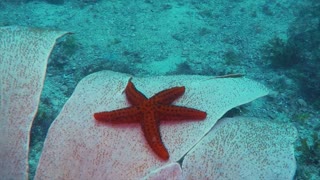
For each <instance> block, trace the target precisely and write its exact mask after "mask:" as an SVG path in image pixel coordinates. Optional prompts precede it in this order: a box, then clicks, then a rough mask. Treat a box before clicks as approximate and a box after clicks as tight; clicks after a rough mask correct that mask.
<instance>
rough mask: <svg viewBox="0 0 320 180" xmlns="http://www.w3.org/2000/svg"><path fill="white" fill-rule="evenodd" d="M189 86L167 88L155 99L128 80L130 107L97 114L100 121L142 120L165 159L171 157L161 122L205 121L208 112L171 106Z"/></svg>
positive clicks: (149, 142)
mask: <svg viewBox="0 0 320 180" xmlns="http://www.w3.org/2000/svg"><path fill="white" fill-rule="evenodd" d="M184 92H185V87H184V86H183V87H173V88H170V89H166V90H163V91H161V92H159V93H157V94H155V95H154V96H152V97H151V98H149V99H148V98H147V97H146V96H145V95H143V94H142V93H141V92H140V91H138V90H137V89H136V88H135V86H134V84H133V83H132V82H131V80H129V81H128V84H127V87H126V89H125V94H126V98H127V100H128V102H129V103H130V104H131V106H130V107H127V108H123V109H118V110H113V111H106V112H99V113H95V114H94V118H95V119H96V120H97V121H103V122H109V123H113V124H116V123H140V124H141V127H142V131H143V133H144V136H145V138H146V140H147V142H148V144H149V145H150V147H151V149H152V150H153V151H154V152H155V153H156V154H157V155H158V156H159V157H160V158H161V159H163V160H168V159H169V153H168V151H167V149H166V147H165V146H164V144H163V142H162V139H161V135H160V121H180V120H203V119H205V118H206V116H207V113H206V112H203V111H200V110H197V109H193V108H188V107H183V106H175V105H171V104H172V103H173V101H175V100H176V99H177V98H179V97H181V96H182V95H183V94H184Z"/></svg>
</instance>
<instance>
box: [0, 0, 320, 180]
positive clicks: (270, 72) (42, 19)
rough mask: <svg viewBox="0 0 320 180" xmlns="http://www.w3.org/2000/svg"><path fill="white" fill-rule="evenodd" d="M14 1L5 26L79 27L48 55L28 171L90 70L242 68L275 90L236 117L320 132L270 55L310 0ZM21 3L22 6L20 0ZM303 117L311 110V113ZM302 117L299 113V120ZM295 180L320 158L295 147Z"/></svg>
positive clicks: (311, 173)
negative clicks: (271, 45)
mask: <svg viewBox="0 0 320 180" xmlns="http://www.w3.org/2000/svg"><path fill="white" fill-rule="evenodd" d="M10 2H11V3H8V2H6V1H5V0H2V1H1V0H0V26H8V25H21V26H28V27H41V28H48V29H59V30H64V31H69V32H72V33H73V34H72V35H68V36H66V37H64V38H62V39H60V40H59V41H58V43H57V45H56V47H55V49H54V51H53V53H52V55H51V57H50V60H49V64H48V70H47V76H46V81H45V87H44V90H43V93H42V97H41V104H40V107H39V113H38V116H37V119H36V121H35V123H34V126H33V136H32V144H31V151H30V156H31V158H30V160H29V162H30V174H31V176H30V177H31V178H32V176H33V174H34V171H35V168H36V165H37V161H38V158H39V155H40V152H41V148H42V142H43V139H44V138H43V137H44V136H45V130H46V129H47V128H48V127H49V125H50V123H51V122H52V121H53V120H54V118H55V117H56V116H57V114H58V113H59V110H60V109H61V107H62V106H63V104H64V103H65V102H66V100H67V99H68V97H69V96H70V95H71V93H72V92H73V90H74V88H75V86H76V84H77V83H78V82H79V80H81V79H82V78H83V77H85V76H86V75H88V74H90V73H93V72H96V71H99V70H104V69H107V70H114V71H120V72H125V73H129V74H132V75H135V76H153V75H169V74H170V75H171V74H201V75H209V76H215V75H223V74H230V73H242V74H245V76H246V77H248V78H251V79H254V80H256V81H258V82H260V83H262V84H264V85H266V86H267V87H268V88H269V89H270V90H271V93H270V95H268V96H267V97H264V98H260V99H258V100H256V101H253V102H252V103H250V104H247V105H243V106H241V107H239V108H237V112H236V113H237V114H239V115H242V116H254V117H261V118H266V119H268V120H270V121H276V122H286V123H288V122H291V123H293V124H294V125H295V126H296V128H297V129H298V132H299V137H300V138H308V140H309V141H310V142H309V143H310V144H312V138H311V136H312V134H313V133H314V132H319V129H320V128H319V127H320V122H319V121H320V120H319V117H320V115H319V114H320V113H319V109H317V108H314V107H313V106H311V105H310V104H309V102H308V101H307V100H306V99H305V98H304V96H303V95H302V94H301V93H300V91H299V87H298V84H297V82H296V80H295V79H293V78H291V77H290V76H288V75H287V74H288V71H290V69H277V68H272V67H271V66H270V61H269V60H268V59H267V58H264V57H263V53H262V52H263V48H264V46H265V44H266V43H267V42H268V41H269V40H270V39H272V38H274V37H280V38H282V39H286V38H288V29H290V27H292V26H293V24H294V23H297V20H296V19H297V16H299V12H300V11H301V7H303V5H304V3H306V2H303V1H290V0H282V1H279V0H278V1H277V0H260V1H256V0H232V1H222V0H211V1H209V0H208V1H195V0H176V1H173V0H165V1H154V0H123V1H116V0H100V1H98V0H96V1H95V0H65V3H64V4H61V5H54V4H49V3H46V2H42V1H31V2H28V3H21V1H19V0H12V1H10ZM13 2H15V3H13ZM303 115H305V116H303ZM297 117H299V118H297ZM296 146H297V147H298V146H300V141H299V140H298V141H297V143H296ZM296 157H297V162H298V170H297V175H296V179H320V174H319V172H320V170H319V167H320V165H319V164H320V162H317V163H316V162H314V163H310V162H308V161H306V160H304V158H301V157H303V156H302V154H301V151H297V155H296Z"/></svg>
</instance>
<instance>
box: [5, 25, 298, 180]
mask: <svg viewBox="0 0 320 180" xmlns="http://www.w3.org/2000/svg"><path fill="white" fill-rule="evenodd" d="M66 33H67V32H60V31H49V30H41V29H32V28H25V27H16V26H15V27H3V28H1V30H0V37H1V39H2V40H3V41H2V42H1V44H0V53H1V55H2V61H1V85H2V86H1V88H2V89H1V115H2V116H1V121H0V123H1V126H0V127H1V129H0V130H1V134H2V137H1V142H0V143H1V154H0V155H1V160H2V163H1V167H0V169H1V170H0V174H1V176H2V177H3V178H5V179H27V177H28V172H27V170H28V166H27V164H28V163H27V161H28V151H29V148H28V144H29V135H30V128H31V124H32V121H33V119H34V117H35V114H36V111H37V108H38V104H39V98H40V93H41V90H42V87H43V81H44V77H45V71H46V64H47V60H48V57H49V55H50V52H51V50H52V48H53V45H54V43H55V40H56V39H57V38H59V37H60V36H62V35H64V34H66ZM131 78H132V81H134V82H135V84H136V86H137V87H140V88H139V89H142V88H143V92H144V93H145V94H146V96H148V97H150V96H151V95H152V94H154V93H156V92H158V91H159V90H161V89H165V88H169V87H172V86H182V85H185V86H186V89H187V93H186V95H185V96H183V97H181V98H180V99H179V100H178V101H176V102H175V103H176V104H178V105H182V106H187V107H192V108H195V109H201V110H204V111H206V112H207V114H208V116H207V118H206V119H205V120H204V121H201V122H197V121H196V122H186V123H173V124H172V123H171V124H170V123H164V124H161V127H160V129H161V132H162V134H163V137H162V139H163V142H164V144H166V147H167V148H168V151H169V154H170V159H169V160H168V161H163V160H161V159H159V158H158V157H157V156H155V155H154V154H153V153H152V150H151V149H150V147H148V146H146V145H145V143H146V142H145V140H144V139H143V134H142V132H141V130H140V129H139V126H137V125H124V126H121V127H108V126H103V125H98V124H97V123H95V120H94V119H93V114H94V113H95V112H99V111H104V110H106V109H109V110H111V109H115V108H119V107H125V106H126V105H127V103H126V101H125V96H124V94H123V93H122V92H123V90H124V88H125V85H126V83H127V82H128V80H129V79H131ZM150 82H152V83H150ZM267 94H268V90H267V89H266V88H265V87H264V86H263V85H261V84H259V83H257V82H255V81H252V80H250V79H247V78H243V77H240V78H239V77H235V78H232V77H231V78H229V77H227V78H223V77H222V78H214V77H211V76H191V75H176V76H154V77H148V78H138V77H132V76H131V75H128V74H122V73H117V72H113V71H100V72H96V73H93V74H90V75H88V76H87V77H85V78H84V79H83V80H81V81H80V82H79V84H78V85H77V87H76V89H75V91H74V93H73V94H72V96H71V97H70V99H69V100H68V101H67V103H66V104H65V106H64V107H63V108H62V110H61V112H60V114H59V115H58V117H57V118H56V119H55V121H54V122H53V123H52V125H51V127H50V129H49V131H48V135H47V138H46V140H45V143H44V148H43V151H42V154H41V158H40V162H39V165H38V168H37V171H36V175H35V179H43V178H49V179H63V178H69V179H79V178H84V179H108V178H111V179H114V178H120V179H129V178H133V179H136V178H146V179H156V178H159V177H161V178H163V177H167V178H169V177H170V178H173V179H190V178H191V179H195V178H196V179H205V178H214V179H235V178H239V177H241V178H242V179H246V178H249V177H250V178H254V179H259V178H261V179H292V178H293V177H294V175H295V171H296V161H295V157H294V146H293V143H294V142H295V141H296V139H297V131H296V129H295V128H294V127H293V126H292V125H290V124H277V123H271V122H269V121H268V120H264V119H258V118H254V117H233V118H224V119H221V120H219V119H220V118H221V117H222V115H223V114H225V113H226V112H227V111H228V110H230V109H232V108H234V107H236V106H239V105H241V104H244V103H248V102H250V101H252V100H254V99H256V98H259V97H262V96H265V95H267ZM106 102H108V104H106ZM218 120H219V122H218V123H217V121H218ZM178 162H179V163H178ZM123 169H126V171H123Z"/></svg>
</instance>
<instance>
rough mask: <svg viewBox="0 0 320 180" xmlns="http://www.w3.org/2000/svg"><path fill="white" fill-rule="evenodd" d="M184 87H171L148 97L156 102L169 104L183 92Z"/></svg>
mask: <svg viewBox="0 0 320 180" xmlns="http://www.w3.org/2000/svg"><path fill="white" fill-rule="evenodd" d="M184 91H185V87H184V86H182V87H173V88H170V89H166V90H163V91H161V92H159V93H157V94H155V95H154V96H152V97H151V98H150V100H153V101H155V103H157V104H166V105H169V104H171V103H172V102H173V101H175V100H176V99H178V98H179V97H181V96H182V95H183V94H184Z"/></svg>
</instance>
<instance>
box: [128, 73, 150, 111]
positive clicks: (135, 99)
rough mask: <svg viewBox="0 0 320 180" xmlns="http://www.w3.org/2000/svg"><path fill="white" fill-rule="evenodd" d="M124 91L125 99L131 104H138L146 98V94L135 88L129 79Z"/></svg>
mask: <svg viewBox="0 0 320 180" xmlns="http://www.w3.org/2000/svg"><path fill="white" fill-rule="evenodd" d="M125 93H126V97H127V100H128V101H129V103H130V104H131V105H133V106H136V105H139V104H140V103H141V102H143V101H145V100H147V98H146V96H144V95H143V94H142V93H141V92H140V91H138V90H137V89H136V87H135V86H134V84H133V83H132V82H131V79H130V80H129V81H128V84H127V87H126V89H125Z"/></svg>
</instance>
